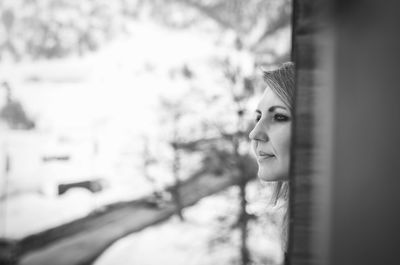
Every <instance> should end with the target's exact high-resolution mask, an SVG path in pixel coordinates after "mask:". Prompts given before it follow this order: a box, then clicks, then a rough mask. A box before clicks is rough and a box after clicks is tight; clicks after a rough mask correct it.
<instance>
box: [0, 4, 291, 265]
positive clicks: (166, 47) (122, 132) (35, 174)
mask: <svg viewBox="0 0 400 265" xmlns="http://www.w3.org/2000/svg"><path fill="white" fill-rule="evenodd" d="M92 2H93V3H92V4H90V3H89V2H83V1H61V0H54V1H51V0H46V1H45V0H43V1H39V0H38V1H24V0H16V1H14V0H12V1H11V0H7V1H2V2H1V3H0V9H1V10H3V11H2V24H1V28H0V31H1V33H0V36H1V37H0V42H1V43H2V46H1V47H2V48H0V52H1V53H0V56H1V57H0V82H2V88H1V89H0V108H2V109H5V108H6V106H7V104H9V102H8V101H7V97H8V98H9V99H10V98H11V100H12V101H13V102H19V103H20V105H21V106H22V109H23V111H24V113H25V114H26V116H27V117H28V119H29V120H31V121H33V122H34V128H29V129H24V128H15V126H14V128H13V126H10V124H11V125H12V121H10V120H7V117H6V115H4V112H3V114H2V120H1V123H0V130H1V131H0V146H1V150H2V151H1V153H0V199H1V201H0V216H1V218H0V237H3V238H9V239H21V238H23V237H25V236H28V235H31V234H34V233H37V232H40V231H43V230H45V229H48V228H51V227H54V226H57V225H60V224H63V223H66V222H68V221H71V220H74V219H76V218H79V217H83V216H86V215H87V214H89V213H91V212H93V211H94V210H96V209H99V208H100V207H102V206H104V205H107V204H110V203H113V202H118V201H127V200H133V199H136V198H140V197H143V196H145V195H148V194H151V193H152V192H154V190H162V189H163V188H164V187H166V186H167V185H171V184H172V183H173V181H174V176H173V172H172V170H171V163H172V162H171V161H172V160H173V152H172V151H171V148H170V142H171V139H172V138H173V136H172V135H173V132H174V131H173V130H174V126H176V124H174V123H173V119H172V118H171V117H172V116H173V115H174V109H172V110H171V109H168V108H166V107H165V102H169V103H168V104H170V105H173V106H178V105H179V106H178V108H179V109H180V111H181V112H180V115H181V116H182V117H181V119H180V121H179V130H178V131H179V139H184V140H186V139H200V138H204V137H213V136H215V135H217V133H218V131H219V130H220V129H221V128H223V129H224V130H226V131H232V130H234V129H235V128H233V127H234V124H235V123H234V121H235V108H234V106H233V101H232V99H231V94H230V93H231V92H232V91H233V90H235V89H237V88H236V87H232V83H229V80H227V77H226V76H227V75H226V73H225V72H226V71H227V66H226V64H227V62H228V63H229V65H228V66H229V67H230V69H236V70H235V71H236V72H235V73H237V78H244V77H251V80H252V82H253V84H254V86H255V89H254V91H252V93H251V95H248V97H247V100H245V101H243V102H242V104H243V106H242V107H243V109H244V110H246V113H250V114H249V115H248V116H245V119H246V121H247V120H250V119H251V113H252V109H253V108H254V104H255V102H256V99H257V96H258V95H259V93H260V92H261V91H262V83H261V82H260V78H259V76H258V75H259V74H260V68H261V67H265V68H268V67H274V66H275V65H277V64H279V63H280V62H282V60H283V61H285V60H288V53H289V51H290V32H291V29H290V26H289V25H290V23H288V22H287V21H290V18H288V17H290V10H289V11H288V10H287V9H288V6H289V7H290V1H282V3H281V4H277V3H276V1H265V2H266V3H267V4H265V6H264V3H262V2H263V1H249V3H248V4H247V6H246V5H245V4H244V6H242V5H243V3H241V4H240V5H239V6H233V7H231V6H230V4H229V1H214V2H215V4H216V5H215V8H216V7H217V6H222V8H223V9H222V11H223V12H222V11H221V13H218V12H211V13H210V12H204V13H202V12H201V11H199V9H196V5H194V4H193V2H192V1H165V3H164V2H160V1H148V2H147V4H146V1H130V2H129V1H122V0H121V1H112V3H111V2H110V1H92ZM185 2H186V4H185ZM203 2H204V3H203ZM211 2H213V1H211ZM182 3H183V4H182ZM199 3H200V4H205V5H208V4H209V3H207V1H200V2H199ZM232 3H236V4H238V3H240V1H232ZM217 4H220V5H217ZM224 4H225V6H224ZM259 6H260V7H262V8H260V9H259V10H254V9H256V7H259ZM235 8H236V9H235ZM242 9H243V10H245V11H246V12H247V11H248V13H246V12H244V11H243V12H244V13H243V14H242V13H241V14H240V15H241V16H242V19H243V20H240V21H239V22H237V23H238V24H235V23H236V22H235V21H236V20H235V19H234V18H235V13H234V12H235V10H242ZM200 10H201V9H200ZM210 10H213V9H210ZM215 10H217V9H215ZM17 11H18V12H17ZM224 12H225V13H224ZM254 12H255V13H254ZM254 14H256V16H254ZM218 15H220V16H221V17H219V18H221V19H222V20H221V19H218ZM246 15H247V17H246ZM243 16H244V17H243ZM252 16H254V17H252ZM269 16H271V18H269ZM256 18H257V19H256ZM223 19H225V22H224V20H223ZM232 21H234V22H232ZM279 21H281V22H282V21H283V22H282V23H281V25H280V24H279V23H278V22H279ZM285 21H286V24H285ZM229 23H231V25H229ZM232 23H233V24H232ZM240 23H241V24H240ZM274 23H275V24H274ZM40 25H41V26H40ZM71 25H72V26H71ZM241 25H244V26H243V27H242V28H241ZM277 25H278V26H277ZM279 25H280V27H279ZM274 26H275V28H274ZM41 27H42V28H41ZM44 29H45V30H44ZM246 29H250V30H247V31H246ZM44 32H45V33H44ZM57 32H59V35H57V34H58V33H57ZM76 32H81V33H82V32H84V34H83V33H82V34H81V33H80V34H81V35H77V34H76ZM266 33H268V34H267V35H266ZM85 34H86V35H85ZM77 36H78V37H77ZM79 36H80V37H79ZM82 36H83V37H85V38H83V37H82ZM238 40H241V41H240V42H239V43H238ZM85 41H86V42H85ZM82 43H83V44H82ZM238 46H240V47H238ZM224 65H225V66H224ZM224 67H225V68H224ZM238 69H239V70H238ZM7 87H8V88H9V89H8V90H7V89H6V88H7ZM239 90H240V89H239ZM234 92H235V91H234ZM163 102H164V103H163ZM163 104H164V105H163ZM14 125H15V124H14ZM214 125H215V126H214ZM241 148H242V149H241V152H242V153H246V152H249V150H248V149H249V148H248V145H246V143H244V144H243V146H241ZM144 154H146V155H149V156H150V157H151V158H152V159H153V160H154V161H155V162H154V163H153V164H152V165H150V166H149V167H147V168H146V169H145V170H146V172H144V168H143V165H144V163H145V161H144ZM52 157H64V159H60V160H51V159H48V158H52ZM199 159H200V158H199V157H198V156H196V155H188V156H187V157H184V158H183V159H182V163H181V169H180V174H179V175H180V178H181V179H182V180H183V179H185V178H188V177H189V176H190V174H191V173H192V172H193V171H194V169H196V168H198V167H199ZM148 175H151V176H152V179H151V180H149V178H148ZM88 180H101V183H103V184H104V189H103V190H102V191H100V192H98V193H92V192H90V191H89V190H87V189H82V188H76V189H71V190H69V191H68V192H66V193H65V194H62V195H58V190H57V188H58V185H59V184H63V183H64V184H65V183H74V182H79V181H88ZM247 189H248V194H249V198H248V200H249V205H248V208H249V211H253V213H254V214H255V215H257V216H258V217H259V218H258V219H259V220H258V221H257V222H254V223H252V224H251V226H250V227H249V229H250V235H251V236H250V237H249V246H250V249H251V252H252V256H254V257H255V261H254V263H255V264H277V263H279V262H280V260H281V259H282V253H281V250H280V248H279V237H278V232H277V229H276V226H277V219H279V205H278V206H275V207H272V206H269V205H268V196H269V193H270V189H269V187H268V186H265V185H264V186H263V185H261V184H260V183H259V182H258V181H254V182H253V183H251V185H248V187H247ZM237 193H238V191H237V188H236V187H232V188H230V189H228V190H227V191H223V192H221V193H220V194H217V195H213V196H210V197H208V198H204V199H203V200H201V201H200V202H199V203H198V204H196V205H195V206H193V207H190V208H189V209H186V210H185V217H186V222H184V223H182V222H180V221H179V220H178V219H177V218H175V217H174V218H172V219H170V220H169V221H167V222H165V223H162V224H160V225H157V226H151V227H149V228H147V229H145V230H143V231H142V232H139V233H135V234H132V235H130V236H128V237H126V238H124V239H121V240H120V241H118V242H117V243H115V244H114V245H113V246H112V247H111V248H110V249H109V250H108V251H106V252H105V253H104V254H103V255H102V256H101V257H100V258H99V259H98V260H97V261H96V264H127V263H129V264H131V263H132V264H133V263H135V264H159V263H161V262H163V263H164V264H215V263H216V262H218V263H219V264H236V263H235V262H238V260H239V258H238V255H239V246H238V244H239V243H238V242H239V239H238V235H237V231H234V230H232V231H231V232H227V233H229V234H230V236H229V240H228V241H227V242H225V243H216V244H213V242H215V241H218V237H217V236H216V235H218V234H221V233H222V234H223V232H221V231H223V230H224V229H226V228H225V227H224V226H223V224H222V223H223V222H221V221H220V220H225V219H226V218H228V219H229V216H230V215H231V216H233V215H234V214H235V211H237V207H238V199H237ZM235 207H236V208H235ZM227 216H228V217H227ZM274 218H275V219H276V220H275V219H274ZM154 253H157V255H154ZM166 261H168V262H166Z"/></svg>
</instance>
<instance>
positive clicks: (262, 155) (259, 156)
mask: <svg viewBox="0 0 400 265" xmlns="http://www.w3.org/2000/svg"><path fill="white" fill-rule="evenodd" d="M273 157H275V156H274V155H273V154H271V153H266V152H263V151H258V152H257V159H258V161H262V160H267V159H270V158H273Z"/></svg>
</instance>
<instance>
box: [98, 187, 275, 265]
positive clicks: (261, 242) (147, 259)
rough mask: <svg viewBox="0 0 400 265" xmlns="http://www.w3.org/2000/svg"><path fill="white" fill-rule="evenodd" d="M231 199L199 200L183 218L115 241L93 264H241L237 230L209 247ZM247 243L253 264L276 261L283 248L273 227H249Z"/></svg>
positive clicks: (185, 212)
mask: <svg viewBox="0 0 400 265" xmlns="http://www.w3.org/2000/svg"><path fill="white" fill-rule="evenodd" d="M231 203H232V202H230V200H228V199H227V197H226V196H224V195H221V194H220V195H214V196H211V197H208V198H205V199H203V200H201V201H200V202H199V203H198V204H196V205H195V206H193V207H190V208H189V209H186V210H185V211H184V216H185V218H186V221H185V222H181V221H180V220H179V219H178V218H177V217H173V218H171V219H170V220H169V221H167V222H165V223H162V224H160V225H157V226H152V227H151V228H147V229H145V230H143V231H141V232H138V233H134V234H132V235H130V236H127V237H125V238H123V239H121V240H119V241H117V242H116V243H114V244H113V245H112V246H111V247H110V248H109V249H108V250H107V251H106V252H105V253H103V255H101V256H100V257H99V258H98V259H97V261H96V262H95V265H114V264H141V265H156V264H165V265H207V264H240V262H238V261H239V260H240V258H239V247H240V245H239V234H238V232H237V231H235V232H232V237H233V242H232V243H228V244H224V245H219V246H218V247H215V248H210V241H211V240H212V239H213V238H215V236H216V235H217V233H218V229H217V228H216V226H217V224H216V219H217V217H218V216H220V215H221V213H224V212H226V211H227V209H228V208H229V207H230V206H231V205H230V204H231ZM251 231H252V232H251V236H250V239H249V246H250V249H251V253H252V254H253V257H254V258H255V260H256V261H258V262H256V263H255V264H279V263H280V261H281V260H282V251H281V249H280V246H279V243H278V242H279V241H278V239H277V234H276V233H277V232H276V230H273V229H272V230H270V231H266V230H265V227H260V226H258V227H256V228H255V229H253V230H251Z"/></svg>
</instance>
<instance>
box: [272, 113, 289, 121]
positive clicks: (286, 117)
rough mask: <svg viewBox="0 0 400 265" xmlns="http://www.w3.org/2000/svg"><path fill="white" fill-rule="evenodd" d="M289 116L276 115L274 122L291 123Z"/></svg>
mask: <svg viewBox="0 0 400 265" xmlns="http://www.w3.org/2000/svg"><path fill="white" fill-rule="evenodd" d="M289 119H290V118H289V116H287V115H284V114H279V113H277V114H275V115H274V121H278V122H285V121H289Z"/></svg>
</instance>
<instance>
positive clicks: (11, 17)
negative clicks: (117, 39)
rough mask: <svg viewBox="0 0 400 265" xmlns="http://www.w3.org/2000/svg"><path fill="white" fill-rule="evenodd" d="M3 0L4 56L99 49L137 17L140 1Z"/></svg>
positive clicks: (0, 31)
mask: <svg viewBox="0 0 400 265" xmlns="http://www.w3.org/2000/svg"><path fill="white" fill-rule="evenodd" d="M130 2H131V3H128V1H106V0H97V1H80V0H3V1H1V2H0V10H1V11H0V12H1V13H0V15H1V20H0V56H1V57H3V56H5V55H6V54H7V55H11V56H12V57H13V58H14V59H16V60H20V59H24V58H25V57H28V58H32V59H39V58H57V57H64V56H67V55H71V54H84V53H85V52H87V51H93V50H96V49H97V48H98V47H99V46H100V45H102V44H103V43H104V42H106V41H107V40H109V39H112V38H113V37H114V36H116V35H117V34H118V33H120V32H121V31H122V30H123V29H124V28H123V23H122V20H123V18H124V17H125V16H122V17H121V16H120V15H121V14H125V15H129V16H130V17H133V14H134V13H133V12H132V11H131V10H132V8H131V5H133V4H135V3H136V2H137V1H130Z"/></svg>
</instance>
